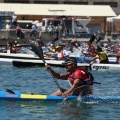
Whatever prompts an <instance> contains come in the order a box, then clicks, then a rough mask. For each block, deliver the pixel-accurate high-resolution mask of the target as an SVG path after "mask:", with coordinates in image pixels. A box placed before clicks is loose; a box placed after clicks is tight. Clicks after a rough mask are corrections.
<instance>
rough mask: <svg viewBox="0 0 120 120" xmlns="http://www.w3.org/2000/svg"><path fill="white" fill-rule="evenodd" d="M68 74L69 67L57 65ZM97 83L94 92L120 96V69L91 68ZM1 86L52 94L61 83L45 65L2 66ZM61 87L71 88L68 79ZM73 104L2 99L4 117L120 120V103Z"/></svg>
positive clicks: (15, 119) (0, 107)
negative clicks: (53, 77) (101, 69)
mask: <svg viewBox="0 0 120 120" xmlns="http://www.w3.org/2000/svg"><path fill="white" fill-rule="evenodd" d="M53 69H54V70H55V71H58V72H61V73H65V72H66V70H65V68H59V67H53ZM91 72H92V73H93V75H94V78H95V81H96V82H101V84H100V85H99V84H94V86H93V94H94V95H100V96H108V95H110V96H118V95H120V87H119V86H120V71H107V70H106V71H91ZM0 76H1V77H0V82H1V84H0V89H1V90H5V89H11V90H17V91H20V92H21V93H35V94H48V95H49V94H51V93H52V92H54V91H55V90H56V89H57V86H56V84H55V82H54V80H53V79H52V77H51V75H50V74H49V72H48V71H46V70H45V67H31V68H29V67H28V68H16V67H13V66H11V65H8V66H7V65H1V66H0ZM58 82H59V84H60V86H62V87H64V88H65V87H66V88H69V84H68V82H67V81H59V80H58ZM70 104H71V105H70V106H68V105H66V104H65V103H56V102H31V103H27V102H6V101H0V115H1V117H0V120H119V119H120V112H119V111H120V103H116V102H115V103H114V102H113V103H109V102H108V103H82V102H79V101H77V100H76V101H71V102H70Z"/></svg>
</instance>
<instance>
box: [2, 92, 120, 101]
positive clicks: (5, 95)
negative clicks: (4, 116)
mask: <svg viewBox="0 0 120 120" xmlns="http://www.w3.org/2000/svg"><path fill="white" fill-rule="evenodd" d="M0 100H5V101H24V102H31V101H51V102H61V101H63V98H62V97H61V96H51V95H37V94H21V93H20V92H19V91H11V92H6V91H0ZM67 100H78V101H80V102H84V103H86V102H95V103H96V102H120V96H94V95H90V96H85V97H80V96H79V97H78V96H67Z"/></svg>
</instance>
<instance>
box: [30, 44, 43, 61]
mask: <svg viewBox="0 0 120 120" xmlns="http://www.w3.org/2000/svg"><path fill="white" fill-rule="evenodd" d="M30 47H31V48H32V50H33V51H34V52H35V54H36V55H38V56H39V58H40V59H41V60H43V62H44V63H45V60H44V56H43V51H42V48H41V47H40V46H39V45H38V44H35V43H33V42H32V43H30Z"/></svg>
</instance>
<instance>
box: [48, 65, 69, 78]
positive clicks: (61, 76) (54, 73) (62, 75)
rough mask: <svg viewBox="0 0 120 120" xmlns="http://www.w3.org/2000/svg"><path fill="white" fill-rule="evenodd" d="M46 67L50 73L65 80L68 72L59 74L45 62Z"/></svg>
mask: <svg viewBox="0 0 120 120" xmlns="http://www.w3.org/2000/svg"><path fill="white" fill-rule="evenodd" d="M46 69H47V70H49V71H50V72H51V73H52V75H53V76H54V77H55V78H57V79H62V80H67V79H68V74H60V73H57V72H55V71H54V70H52V69H51V67H50V66H49V65H48V64H47V65H46Z"/></svg>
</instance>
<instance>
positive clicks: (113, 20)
mask: <svg viewBox="0 0 120 120" xmlns="http://www.w3.org/2000/svg"><path fill="white" fill-rule="evenodd" d="M107 21H108V22H120V15H118V16H116V17H108V18H107Z"/></svg>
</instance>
